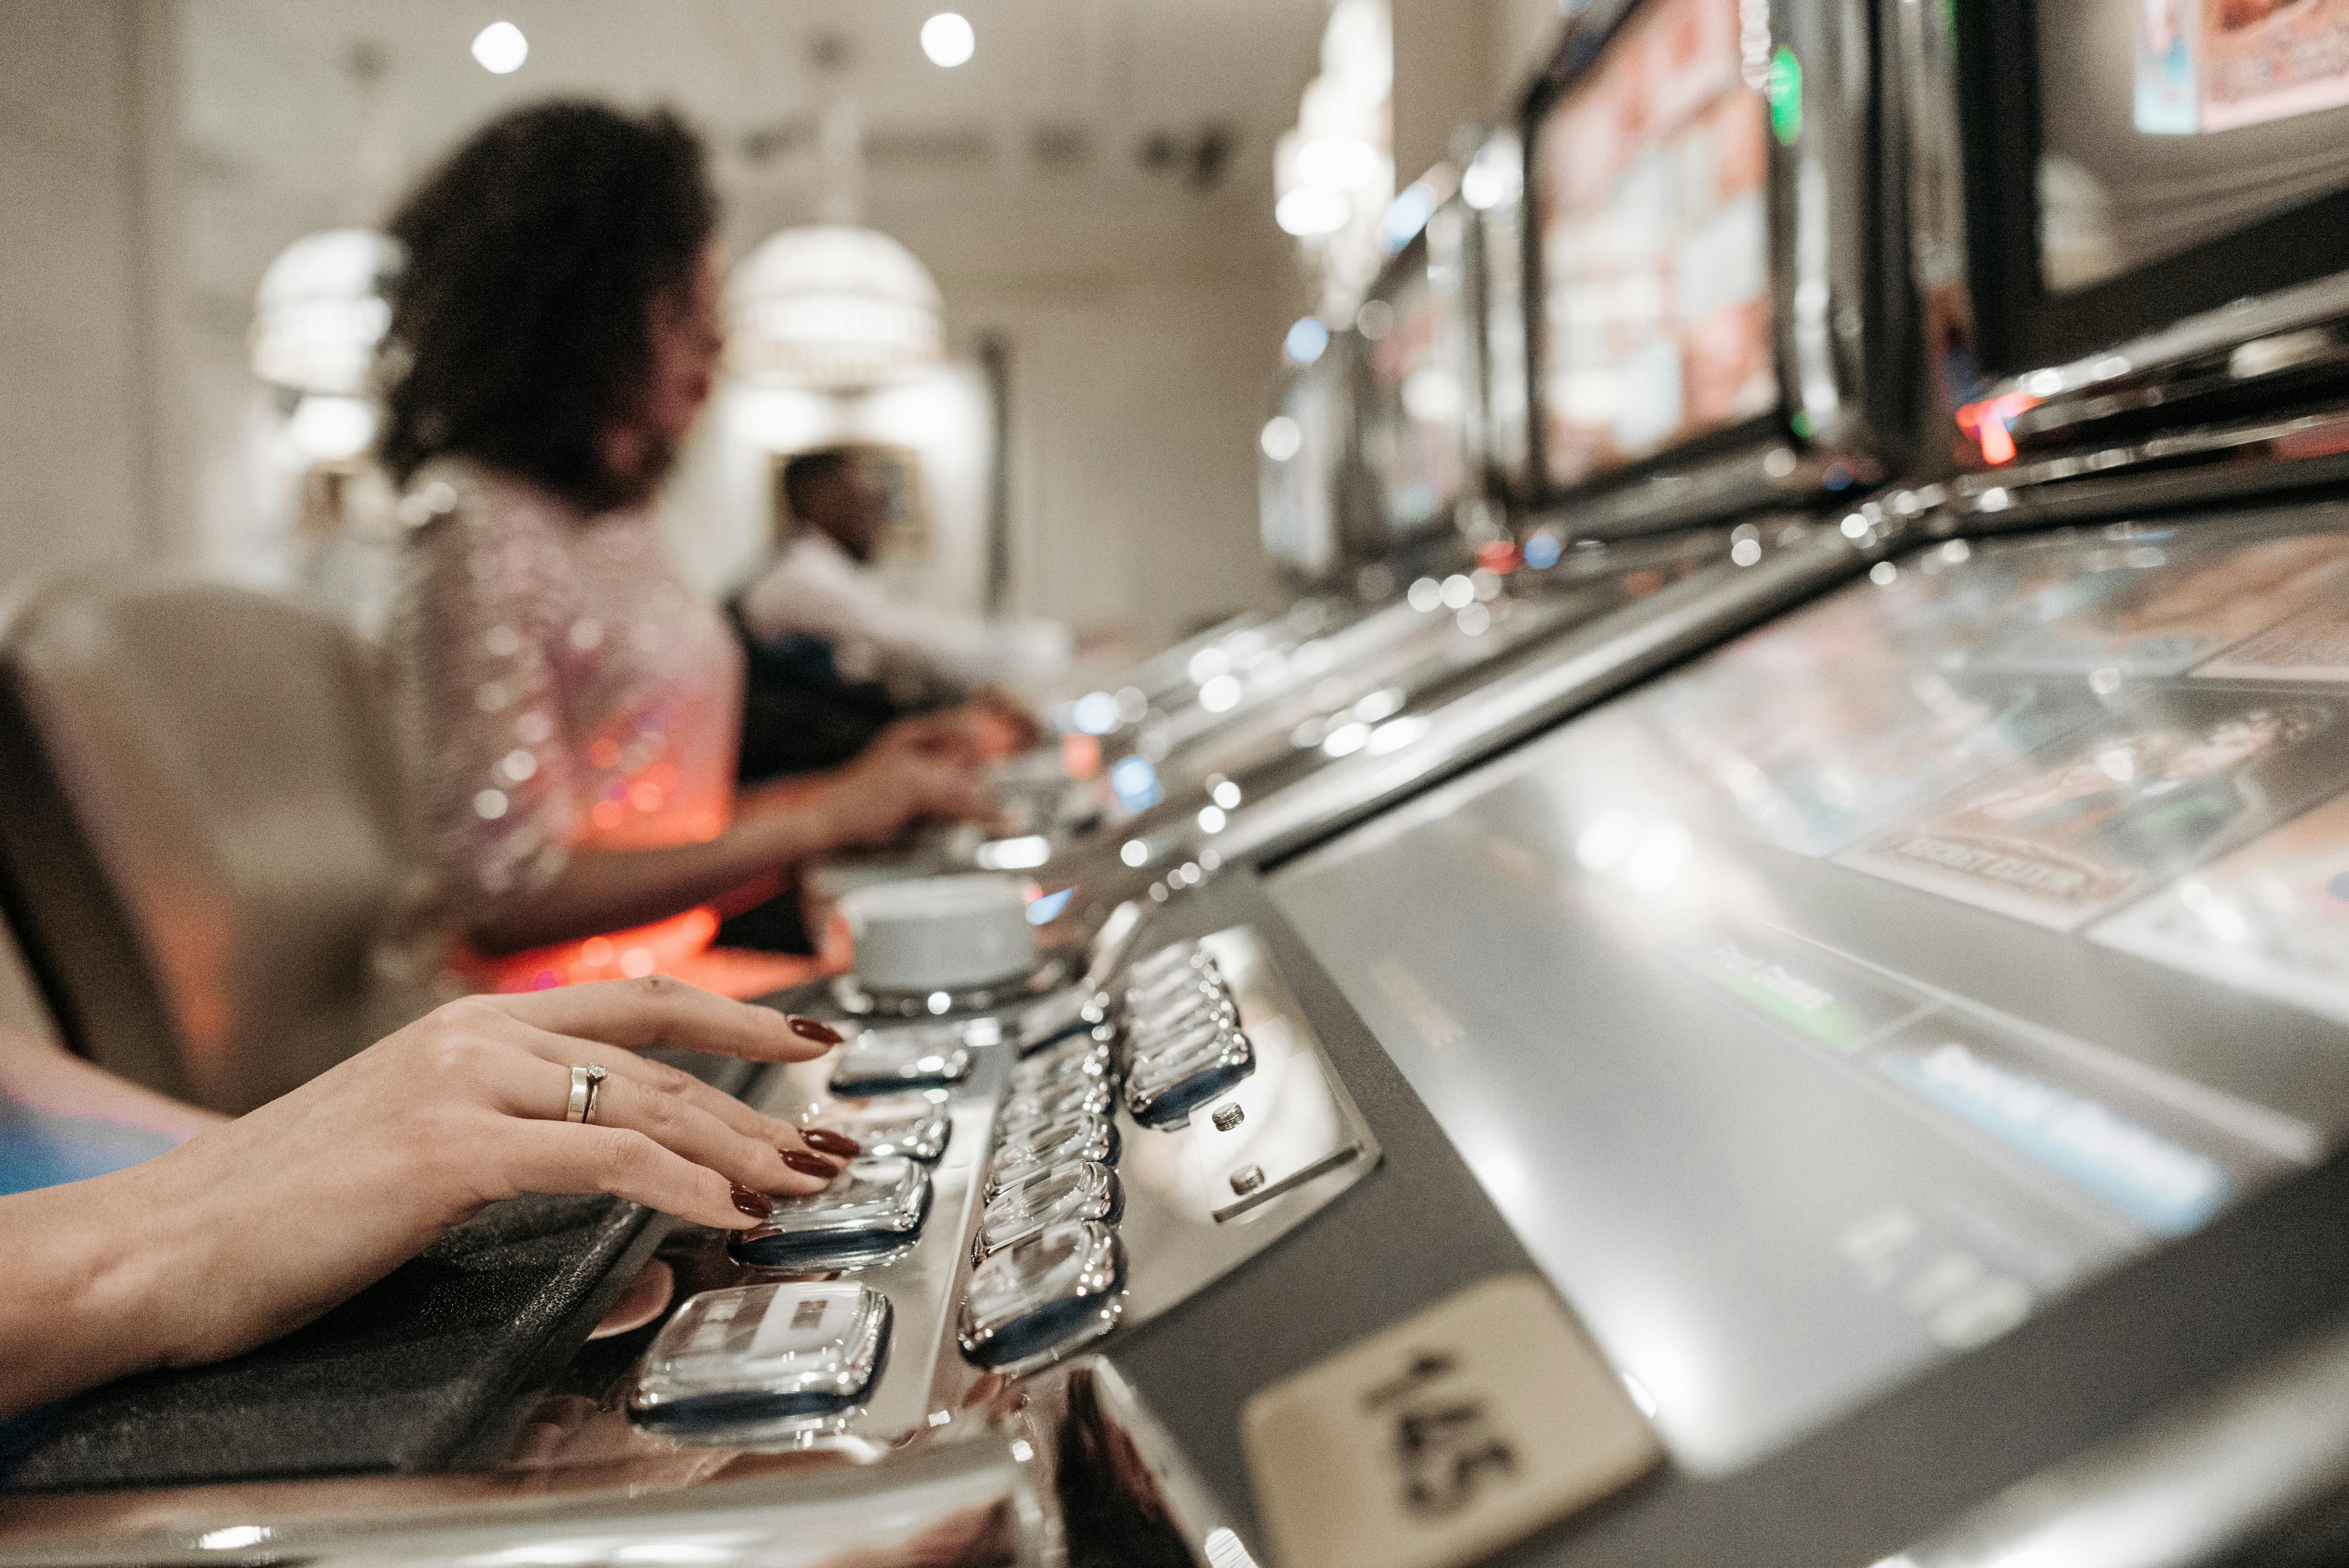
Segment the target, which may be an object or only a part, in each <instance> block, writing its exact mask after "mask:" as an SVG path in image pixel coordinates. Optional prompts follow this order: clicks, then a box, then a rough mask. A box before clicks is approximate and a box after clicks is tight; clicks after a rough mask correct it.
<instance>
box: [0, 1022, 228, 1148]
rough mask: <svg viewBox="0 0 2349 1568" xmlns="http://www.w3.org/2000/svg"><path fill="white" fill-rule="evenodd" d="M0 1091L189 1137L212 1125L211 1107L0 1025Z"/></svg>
mask: <svg viewBox="0 0 2349 1568" xmlns="http://www.w3.org/2000/svg"><path fill="white" fill-rule="evenodd" d="M0 1094H5V1095H7V1096H10V1097H12V1098H14V1099H20V1100H23V1101H25V1102H26V1104H29V1105H36V1106H38V1107H40V1108H41V1109H43V1110H47V1111H52V1112H55V1113H56V1114H57V1115H60V1116H81V1117H93V1118H97V1119H101V1120H105V1121H118V1122H122V1123H125V1124H127V1125H129V1126H132V1127H143V1128H147V1129H150V1130H153V1131H156V1132H160V1133H165V1134H168V1135H169V1136H171V1137H173V1138H192V1137H194V1136H195V1135H196V1134H197V1133H199V1132H202V1130H204V1129H205V1128H207V1127H212V1126H215V1125H217V1124H218V1123H219V1122H220V1121H221V1120H222V1118H221V1116H220V1114H219V1113H218V1112H217V1111H210V1110H204V1109H200V1108H199V1107H196V1106H192V1105H187V1104H184V1103H182V1102H181V1101H179V1100H176V1099H171V1097H169V1096H168V1095H160V1094H157V1093H156V1092H155V1091H154V1090H152V1089H148V1088H140V1086H139V1085H137V1084H134V1083H132V1082H130V1081H129V1079H127V1078H117V1077H115V1076H114V1075H113V1074H112V1073H110V1072H108V1071H107V1070H106V1069H105V1068H101V1067H98V1065H97V1064H95V1063H93V1062H87V1061H84V1060H82V1058H81V1057H77V1056H74V1055H72V1054H71V1053H69V1052H67V1051H66V1050H65V1049H64V1048H63V1047H59V1046H56V1045H53V1044H51V1043H50V1042H49V1041H47V1040H43V1039H37V1038H36V1037H33V1036H30V1035H26V1034H23V1033H20V1032H19V1031H17V1030H15V1029H8V1028H0Z"/></svg>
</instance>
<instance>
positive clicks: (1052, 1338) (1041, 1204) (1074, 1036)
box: [955, 1007, 1125, 1370]
mask: <svg viewBox="0 0 2349 1568" xmlns="http://www.w3.org/2000/svg"><path fill="white" fill-rule="evenodd" d="M1094 1010H1095V1011H1096V1012H1098V1010H1099V1009H1098V1007H1096V1008H1095V1009H1094ZM1112 1034H1113V1031H1112V1029H1111V1028H1110V1027H1109V1026H1108V1025H1107V1024H1106V1023H1102V1024H1099V1025H1096V1026H1093V1027H1092V1028H1090V1029H1085V1030H1082V1031H1081V1032H1071V1033H1070V1034H1068V1035H1066V1036H1064V1037H1061V1038H1060V1039H1059V1040H1057V1041H1056V1042H1053V1043H1050V1044H1048V1045H1045V1046H1043V1047H1041V1048H1040V1049H1039V1050H1037V1051H1036V1052H1035V1054H1032V1055H1030V1056H1029V1057H1026V1058H1024V1059H1023V1060H1021V1061H1020V1063H1019V1065H1018V1066H1017V1067H1015V1068H1012V1069H1011V1084H1010V1088H1009V1092H1008V1094H1007V1095H1006V1097H1005V1099H1004V1102H1003V1108H1002V1109H1001V1110H1000V1111H999V1113H998V1115H997V1119H996V1141H995V1148H994V1150H993V1152H992V1153H991V1155H990V1157H989V1158H988V1167H987V1187H986V1192H985V1197H986V1200H987V1207H986V1210H985V1212H983V1213H982V1214H981V1215H980V1217H979V1224H978V1241H977V1243H975V1245H976V1248H977V1250H978V1254H979V1255H978V1264H977V1266H976V1267H974V1268H973V1269H972V1270H971V1275H970V1286H969V1288H968V1290H967V1291H966V1292H965V1293H964V1295H963V1304H962V1315H961V1317H960V1319H959V1321H958V1322H957V1325H956V1333H955V1337H956V1341H957V1343H958V1344H959V1345H960V1346H962V1352H963V1354H964V1355H965V1356H967V1357H969V1358H970V1359H971V1360H972V1361H973V1362H976V1363H977V1364H978V1365H979V1366H982V1367H995V1368H999V1369H1010V1370H1018V1369H1019V1368H1021V1367H1024V1366H1026V1365H1028V1364H1030V1363H1033V1362H1037V1361H1040V1360H1043V1359H1046V1358H1049V1357H1054V1356H1059V1355H1062V1354H1065V1353H1066V1352H1067V1351H1069V1350H1071V1349H1073V1348H1074V1347H1075V1346H1079V1345H1081V1344H1083V1343H1085V1342H1086V1341H1088V1340H1092V1339H1096V1338H1099V1337H1100V1336H1102V1335H1104V1334H1106V1333H1108V1332H1109V1331H1110V1330H1111V1329H1112V1327H1114V1326H1116V1324H1117V1315H1118V1293H1119V1292H1120V1291H1121V1290H1123V1288H1124V1285H1125V1248H1124V1246H1123V1243H1120V1242H1119V1241H1118V1238H1117V1231H1116V1222H1117V1218H1118V1215H1119V1214H1120V1213H1121V1212H1123V1207H1124V1200H1123V1192H1122V1190H1121V1189H1120V1188H1119V1186H1118V1181H1117V1173H1116V1171H1113V1170H1112V1166H1114V1165H1115V1164H1116V1162H1117V1156H1118V1131H1117V1123H1116V1122H1115V1121H1113V1120H1112V1119H1111V1116H1110V1108H1111V1106H1112V1104H1113V1103H1114V1102H1115V1095H1116V1092H1117V1056H1116V1047H1115V1045H1114V1044H1113V1040H1112Z"/></svg>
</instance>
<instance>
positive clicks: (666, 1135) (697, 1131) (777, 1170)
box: [533, 1063, 840, 1196]
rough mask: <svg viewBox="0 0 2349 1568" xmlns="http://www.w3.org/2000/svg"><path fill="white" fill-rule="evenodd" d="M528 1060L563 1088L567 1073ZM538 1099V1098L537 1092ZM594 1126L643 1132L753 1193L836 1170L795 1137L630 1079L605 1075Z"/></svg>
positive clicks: (789, 1189)
mask: <svg viewBox="0 0 2349 1568" xmlns="http://www.w3.org/2000/svg"><path fill="white" fill-rule="evenodd" d="M533 1066H538V1067H541V1068H542V1070H543V1071H544V1072H545V1073H546V1074H547V1075H548V1078H549V1079H550V1080H551V1079H552V1078H554V1077H556V1076H561V1077H563V1078H564V1085H565V1087H566V1088H567V1087H568V1085H569V1081H570V1080H569V1077H568V1075H567V1073H561V1074H558V1072H557V1070H556V1069H555V1068H554V1067H553V1065H552V1064H536V1063H533ZM538 1098H540V1099H543V1093H542V1094H541V1095H540V1096H539V1097H538ZM564 1125H566V1126H568V1125H571V1124H569V1123H564ZM594 1126H595V1127H599V1128H625V1129H627V1130H630V1131H634V1132H640V1133H643V1134H644V1135H645V1136H646V1137H647V1138H649V1139H651V1140H653V1141H654V1142H656V1143H657V1144H659V1145H660V1146H661V1147H662V1148H663V1149H666V1150H668V1151H669V1152H671V1153H673V1154H677V1155H680V1156H682V1157H683V1158H685V1159H687V1160H689V1161H692V1162H693V1163H694V1164H696V1165H698V1166H701V1167H703V1168H705V1169H707V1170H709V1171H716V1172H717V1173H718V1174H719V1175H720V1176H723V1177H724V1178H725V1179H726V1180H727V1181H728V1182H729V1183H730V1184H731V1185H734V1186H740V1187H748V1188H749V1189H750V1190H751V1191H754V1192H775V1193H781V1194H783V1195H786V1196H798V1195H800V1194H802V1193H807V1192H820V1191H823V1188H824V1187H825V1186H826V1185H827V1184H828V1183H829V1182H830V1181H832V1179H833V1177H834V1176H836V1175H838V1174H839V1173H840V1167H839V1166H838V1165H837V1164H835V1163H833V1161H829V1160H826V1159H824V1158H823V1156H822V1155H819V1154H815V1153H812V1152H811V1151H810V1150H808V1149H807V1147H806V1146H805V1144H804V1143H802V1141H801V1140H799V1139H797V1138H796V1137H794V1138H793V1139H792V1143H791V1145H790V1146H789V1147H787V1148H785V1147H778V1145H777V1144H776V1143H775V1142H773V1141H771V1140H768V1139H766V1138H764V1137H758V1136H753V1135H751V1134H750V1133H745V1132H740V1131H738V1130H735V1129H734V1128H732V1127H730V1126H728V1125H727V1124H726V1123H725V1122H724V1121H723V1120H721V1119H719V1118H718V1117H716V1116H714V1115H712V1114H711V1113H710V1112H709V1111H707V1110H705V1109H702V1108H701V1107H699V1106H698V1105H693V1104H689V1103H688V1102H687V1101H686V1100H685V1099H683V1098H682V1097H681V1096H678V1095H674V1094H669V1093H667V1092H666V1091H664V1090H661V1089H657V1088H650V1087H648V1086H647V1085H645V1084H642V1083H639V1082H637V1081H636V1079H635V1078H618V1077H615V1078H606V1079H605V1082H604V1088H603V1090H602V1092H601V1093H600V1094H598V1095H597V1096H596V1099H595V1123H594Z"/></svg>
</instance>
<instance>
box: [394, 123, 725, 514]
mask: <svg viewBox="0 0 2349 1568" xmlns="http://www.w3.org/2000/svg"><path fill="white" fill-rule="evenodd" d="M717 222H718V201H717V197H716V196H715V195H714V194H713V193H712V191H710V189H709V181H708V179H707V177H706V175H705V173H704V170H703V159H702V148H701V141H700V139H699V138H698V137H697V136H695V135H694V133H693V132H692V131H691V130H690V129H688V128H687V126H686V125H685V123H684V122H683V121H682V120H680V119H678V118H677V117H676V116H674V115H672V114H670V113H668V112H667V111H666V110H661V111H656V112H654V113H650V114H647V115H644V116H641V117H637V116H631V115H626V114H623V113H621V112H619V111H618V110H616V109H614V108H608V107H606V106H605V105H602V104H598V103H591V102H585V101H563V100H558V101H555V102H551V103H543V104H537V105H533V106H532V107H531V108H522V109H517V110H515V111H514V112H512V114H509V115H506V116H504V117H503V118H502V119H497V120H493V121H492V122H491V123H490V124H489V125H487V126H485V127H483V128H482V129H481V130H479V131H477V132H476V133H474V135H473V136H472V137H471V139H468V140H467V141H466V142H465V143H464V144H463V145H462V146H460V147H459V148H458V149H457V150H456V151H455V152H453V153H451V154H450V156H449V158H448V159H447V160H446V161H444V162H443V163H442V164H441V165H440V167H439V168H438V169H436V170H433V172H432V173H431V174H430V175H429V176H428V177H427V178H426V179H425V180H424V181H423V182H422V183H421V184H420V185H419V186H418V187H417V188H416V189H415V190H414V191H411V192H410V193H409V196H408V199H407V200H406V201H404V202H402V203H401V205H400V208H399V211H398V214H397V215H396V216H395V217H394V218H393V219H392V221H391V225H390V231H391V235H392V238H394V239H395V240H397V241H398V242H399V243H400V246H401V247H402V249H403V250H404V251H405V253H406V256H405V260H404V262H403V263H402V266H401V270H400V273H399V277H398V281H397V282H396V283H395V284H394V285H393V290H392V314H391V330H390V332H389V334H388V337H387V339H386V346H385V348H386V351H385V356H384V394H385V397H384V400H385V405H386V413H387V418H386V420H385V428H384V437H383V443H382V458H383V462H384V465H385V467H387V468H388V469H390V471H391V474H392V477H393V478H394V479H395V480H398V482H399V483H401V484H402V485H405V484H406V483H407V482H408V480H409V476H410V475H412V474H413V473H414V472H415V471H416V469H418V468H419V467H420V466H421V465H422V464H423V463H424V462H426V461H427V460H428V459H432V458H435V457H439V456H441V455H443V454H460V455H462V456H465V457H469V458H473V459H479V460H480V461H481V462H484V463H487V464H490V465H492V466H494V467H497V468H502V469H508V470H510V471H512V472H516V473H519V474H522V475H523V476H524V477H526V478H529V479H532V480H536V481H538V482H539V483H540V484H543V485H544V486H545V487H546V488H547V489H549V490H554V492H555V493H556V494H558V495H561V496H564V497H565V498H567V499H569V500H572V501H574V502H575V503H576V504H578V505H579V506H581V507H583V508H585V509H586V510H587V511H603V510H605V509H607V508H610V507H613V506H616V505H621V504H624V503H626V502H629V501H633V500H640V499H642V497H641V493H640V492H641V491H642V490H644V489H645V488H646V484H647V480H646V477H645V476H641V475H636V476H617V475H614V474H611V473H608V472H607V471H606V464H605V461H604V459H603V457H602V455H601V452H600V450H599V449H598V446H597V438H598V436H599V435H600V434H601V433H602V432H603V431H605V429H607V428H610V427H611V426H612V425H613V424H614V423H616V421H619V420H622V419H624V418H626V416H627V413H628V410H629V407H630V405H631V404H632V402H634V400H635V399H636V398H637V397H640V396H641V395H642V388H643V387H644V386H645V381H646V377H647V376H648V375H649V374H650V354H651V349H650V346H649V341H648V331H649V324H650V320H651V312H652V310H653V308H654V306H655V304H656V302H657V301H659V300H661V299H663V298H675V297H679V296H682V295H683V294H684V293H685V292H686V291H687V290H688V288H689V287H690V286H691V278H692V273H693V268H694V265H695V263H696V260H697V258H698V256H699V254H700V253H701V250H702V247H703V246H704V245H706V244H707V243H708V242H709V238H710V235H711V233H712V232H713V231H714V230H715V229H716V227H717Z"/></svg>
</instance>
